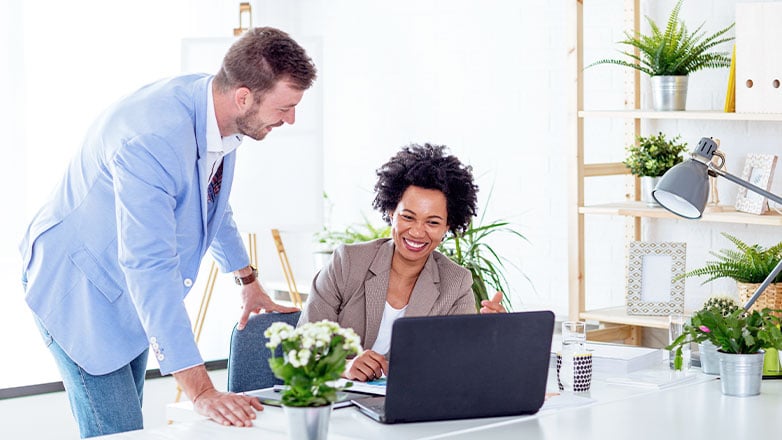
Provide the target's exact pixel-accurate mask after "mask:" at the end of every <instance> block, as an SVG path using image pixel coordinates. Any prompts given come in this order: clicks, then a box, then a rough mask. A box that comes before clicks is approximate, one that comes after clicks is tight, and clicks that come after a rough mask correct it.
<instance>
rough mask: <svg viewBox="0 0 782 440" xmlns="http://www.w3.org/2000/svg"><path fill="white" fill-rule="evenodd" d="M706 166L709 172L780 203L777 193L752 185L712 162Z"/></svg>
mask: <svg viewBox="0 0 782 440" xmlns="http://www.w3.org/2000/svg"><path fill="white" fill-rule="evenodd" d="M708 167H709V172H713V173H714V174H716V175H718V176H720V177H724V178H726V179H728V180H730V181H731V182H733V183H735V184H736V185H739V186H743V187H744V188H746V189H748V190H750V191H752V192H756V193H758V194H760V195H762V196H765V197H768V198H769V199H771V200H773V201H775V202H777V203H779V204H781V205H782V197H779V196H778V195H776V194H774V193H770V192H768V191H766V190H765V189H763V188H761V187H759V186H756V185H753V184H751V183H749V182H747V181H746V180H744V179H741V178H739V177H736V176H734V175H733V174H730V173H728V172H726V171H723V170H721V169H719V168H717V167H715V166H714V165H713V164H712V163H709V164H708Z"/></svg>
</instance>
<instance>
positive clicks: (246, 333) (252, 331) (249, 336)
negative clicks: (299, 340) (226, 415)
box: [228, 312, 301, 393]
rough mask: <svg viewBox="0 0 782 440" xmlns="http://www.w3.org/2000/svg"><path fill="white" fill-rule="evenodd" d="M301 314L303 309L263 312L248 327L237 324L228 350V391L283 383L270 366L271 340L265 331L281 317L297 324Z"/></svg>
mask: <svg viewBox="0 0 782 440" xmlns="http://www.w3.org/2000/svg"><path fill="white" fill-rule="evenodd" d="M299 315H301V312H293V313H261V314H257V315H251V316H250V319H249V320H248V321H247V326H246V327H245V328H244V330H241V331H240V330H237V329H236V326H234V329H233V332H231V347H230V350H229V352H228V391H231V392H234V393H240V392H243V391H251V390H257V389H260V388H268V387H271V386H273V385H275V384H282V381H281V380H279V379H277V378H276V377H275V376H274V373H273V372H272V370H271V368H270V367H269V362H268V359H269V357H270V356H271V352H270V351H269V349H268V348H266V343H267V342H268V341H269V340H268V339H267V338H266V337H265V336H264V335H263V332H265V331H266V329H267V328H269V326H270V325H272V323H274V322H278V321H281V322H285V323H287V324H290V325H292V326H294V327H295V326H296V323H298V322H299ZM277 349H278V350H279V347H278V348H277Z"/></svg>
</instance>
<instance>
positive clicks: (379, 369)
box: [343, 350, 388, 382]
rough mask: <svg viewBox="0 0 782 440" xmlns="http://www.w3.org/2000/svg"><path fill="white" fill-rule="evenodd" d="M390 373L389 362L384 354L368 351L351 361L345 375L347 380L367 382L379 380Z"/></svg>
mask: <svg viewBox="0 0 782 440" xmlns="http://www.w3.org/2000/svg"><path fill="white" fill-rule="evenodd" d="M387 372H388V361H387V360H386V357H385V356H383V355H382V354H380V353H378V352H376V351H372V350H366V351H364V353H362V354H361V355H360V356H356V357H355V358H353V360H351V361H349V365H348V367H347V368H346V369H345V373H344V374H343V375H344V376H345V378H346V379H350V380H357V381H360V382H367V381H370V380H374V379H378V378H380V377H381V376H383V374H384V373H387Z"/></svg>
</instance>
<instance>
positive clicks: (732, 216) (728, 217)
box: [578, 202, 782, 226]
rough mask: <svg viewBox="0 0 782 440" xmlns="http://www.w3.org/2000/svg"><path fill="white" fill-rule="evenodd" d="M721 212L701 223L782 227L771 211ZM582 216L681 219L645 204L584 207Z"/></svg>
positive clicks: (779, 217)
mask: <svg viewBox="0 0 782 440" xmlns="http://www.w3.org/2000/svg"><path fill="white" fill-rule="evenodd" d="M722 209H723V210H722V211H721V212H706V213H704V214H703V217H702V218H701V219H700V221H705V222H716V223H739V224H751V225H767V226H782V215H779V214H777V213H776V212H774V211H769V212H768V213H766V214H763V215H755V214H747V213H745V212H737V211H736V210H735V209H734V208H733V207H728V206H724V207H722ZM578 212H579V213H581V214H598V215H621V216H626V217H648V218H669V219H680V220H682V219H683V218H682V217H678V216H676V215H674V214H672V213H671V212H669V211H667V210H665V209H664V208H661V207H660V208H650V207H648V206H646V203H644V202H619V203H606V204H602V205H591V206H582V207H580V208H579V209H578Z"/></svg>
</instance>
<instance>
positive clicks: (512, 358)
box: [353, 311, 554, 423]
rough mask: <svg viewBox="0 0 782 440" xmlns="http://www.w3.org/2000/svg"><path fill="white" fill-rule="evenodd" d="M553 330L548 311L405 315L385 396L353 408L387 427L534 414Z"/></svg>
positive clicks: (397, 329) (395, 334)
mask: <svg viewBox="0 0 782 440" xmlns="http://www.w3.org/2000/svg"><path fill="white" fill-rule="evenodd" d="M553 332H554V314H553V313H551V312H550V311H536V312H519V313H498V314H487V315H452V316H429V317H410V318H400V319H398V320H396V321H395V322H394V326H393V329H392V333H391V335H392V336H391V350H390V353H389V371H388V378H387V384H386V395H385V397H369V398H362V399H354V400H353V403H354V404H355V405H356V406H357V407H358V408H359V410H361V412H363V413H364V414H366V415H367V416H369V417H371V418H373V419H375V420H377V421H379V422H382V423H403V422H421V421H431V420H449V419H463V418H474V417H499V416H512V415H520V414H533V413H535V412H537V411H538V410H539V409H540V407H541V406H542V405H543V400H544V398H545V394H546V381H547V377H548V368H549V351H550V349H551V338H552V335H553Z"/></svg>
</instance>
